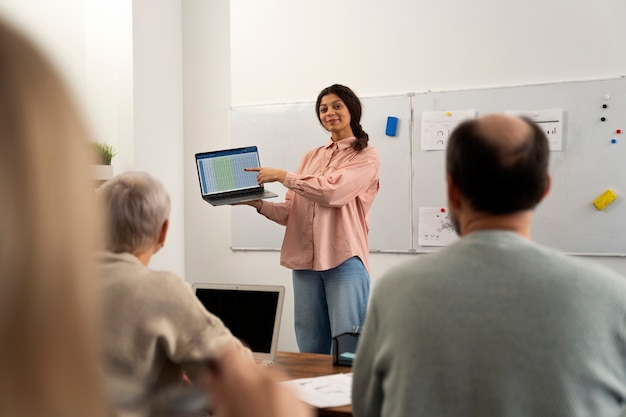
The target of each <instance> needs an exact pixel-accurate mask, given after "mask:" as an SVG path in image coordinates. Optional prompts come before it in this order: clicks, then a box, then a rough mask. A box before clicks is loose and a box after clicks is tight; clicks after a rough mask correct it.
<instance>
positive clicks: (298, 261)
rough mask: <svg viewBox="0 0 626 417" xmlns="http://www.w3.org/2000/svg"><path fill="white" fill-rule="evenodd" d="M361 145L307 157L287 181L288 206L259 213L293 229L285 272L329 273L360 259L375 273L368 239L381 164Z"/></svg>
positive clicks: (268, 206)
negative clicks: (341, 265) (357, 148)
mask: <svg viewBox="0 0 626 417" xmlns="http://www.w3.org/2000/svg"><path fill="white" fill-rule="evenodd" d="M355 140H356V138H348V139H343V140H340V141H338V142H333V141H332V140H330V141H329V143H328V144H327V145H325V146H322V147H319V148H317V149H313V150H311V151H309V152H307V154H306V155H304V157H303V158H302V162H301V163H300V166H299V167H298V169H297V171H296V172H295V173H291V172H290V173H288V174H287V176H286V178H285V181H284V183H283V184H284V186H285V187H287V188H288V190H287V194H286V195H285V201H284V202H282V203H271V202H268V201H263V206H262V207H261V210H260V211H259V212H260V213H261V214H262V215H264V216H265V217H267V218H268V219H270V220H273V221H275V222H276V223H278V224H282V225H284V226H287V227H286V229H285V237H284V239H283V245H282V249H281V256H280V264H281V265H282V266H284V267H287V268H289V269H308V270H315V271H324V270H327V269H331V268H334V267H336V266H338V265H340V264H341V263H342V262H344V261H345V260H347V259H348V258H351V257H353V256H358V257H359V258H361V260H362V261H363V264H364V265H365V267H366V268H367V269H368V271H369V247H368V240H367V234H368V231H369V220H370V208H371V207H372V203H373V202H374V198H375V197H376V194H378V189H379V187H380V186H379V180H378V169H379V166H380V161H379V158H378V150H376V148H374V147H372V146H368V147H366V148H365V149H363V150H361V151H359V152H357V151H355V150H354V149H352V147H351V145H352V143H353V142H354V141H355Z"/></svg>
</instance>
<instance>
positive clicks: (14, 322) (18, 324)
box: [0, 19, 307, 417]
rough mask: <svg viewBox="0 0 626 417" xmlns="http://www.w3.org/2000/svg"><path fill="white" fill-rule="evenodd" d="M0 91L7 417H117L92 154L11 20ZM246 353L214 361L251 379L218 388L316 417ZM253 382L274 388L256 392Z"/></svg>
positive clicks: (72, 108) (1, 410)
mask: <svg viewBox="0 0 626 417" xmlns="http://www.w3.org/2000/svg"><path fill="white" fill-rule="evenodd" d="M0 92H1V93H0V416H11V417H35V416H37V417H40V416H46V417H85V416H89V417H104V416H110V415H111V411H110V406H109V403H108V400H107V397H106V394H105V389H104V384H103V380H102V376H101V373H100V371H99V369H98V366H97V364H98V360H99V357H98V354H99V346H100V341H101V338H100V337H99V336H100V333H99V328H98V326H97V323H98V312H97V310H96V308H95V306H96V305H97V304H98V298H97V296H96V292H95V288H94V283H95V279H94V277H95V271H94V265H93V263H92V259H93V252H94V250H96V248H97V245H98V242H99V241H100V237H101V236H102V235H101V233H100V227H99V226H100V216H99V213H98V208H97V204H96V202H95V199H94V195H93V194H94V190H93V188H94V183H93V181H92V179H91V178H90V174H91V170H90V168H91V164H92V161H95V157H94V155H93V145H92V144H91V142H90V141H89V137H90V136H89V133H88V131H87V129H86V127H85V125H84V122H83V120H82V117H81V114H80V112H79V110H78V108H77V107H76V105H75V103H74V101H73V99H72V97H71V94H70V92H69V90H68V88H67V87H66V85H65V83H64V82H63V80H62V79H61V77H60V76H59V73H58V72H57V70H56V69H55V68H54V67H53V66H52V65H51V63H50V61H49V60H48V59H47V58H46V56H45V55H44V54H43V53H42V52H41V51H40V50H39V49H38V48H37V46H36V45H34V44H33V42H32V41H30V40H29V39H28V38H27V37H26V36H24V35H23V34H22V33H21V32H20V31H19V30H16V29H15V28H14V27H13V26H11V25H10V24H9V23H7V22H6V21H4V20H2V19H0ZM237 352H239V353H240V354H236V353H237ZM242 352H243V350H235V354H233V353H229V355H228V356H227V357H226V356H224V357H218V358H216V360H217V363H218V364H219V365H220V366H221V367H222V368H224V369H228V368H229V367H231V364H232V366H233V367H237V366H243V367H245V369H246V375H248V378H247V379H246V378H244V377H243V376H241V375H237V376H235V377H234V378H233V377H231V378H229V379H228V380H225V379H223V378H221V377H216V378H214V380H213V385H214V386H215V387H225V386H227V387H231V386H238V387H240V392H241V394H240V396H239V397H238V401H248V398H247V397H251V399H250V401H248V402H249V403H250V404H251V405H252V404H255V402H254V398H257V397H258V396H263V397H264V398H267V397H268V396H269V397H271V398H272V399H273V402H275V403H276V404H279V403H281V402H282V401H287V402H289V401H291V402H294V403H295V407H294V409H293V412H291V413H289V412H285V411H284V410H283V411H282V413H277V414H275V416H280V417H288V416H305V415H307V414H306V412H307V411H306V408H305V407H304V406H303V405H302V403H300V402H298V401H297V400H295V399H294V397H293V394H291V393H290V392H289V391H287V390H284V389H283V388H282V387H281V386H280V385H279V384H278V382H277V381H276V379H275V378H271V377H269V376H268V377H266V376H265V375H266V374H265V373H264V372H263V370H262V369H261V368H259V367H257V366H254V365H253V364H250V358H249V357H247V356H246V355H244V354H243V353H242ZM238 364H241V365H238ZM250 375H252V376H254V375H256V376H257V377H258V378H263V380H264V381H265V383H264V384H262V385H255V386H254V388H255V389H254V390H253V391H251V390H250V389H248V388H247V387H249V386H250V383H249V376H250ZM233 381H234V382H233ZM264 391H265V392H266V393H267V394H268V395H263V393H264ZM270 393H274V395H271V396H270ZM228 401H229V398H225V399H224V400H223V401H222V400H220V399H217V398H216V401H215V403H216V404H222V403H224V404H229V402H228ZM220 408H221V409H222V407H221V406H220ZM225 410H226V411H227V410H228V409H227V408H226V409H225ZM265 412H266V411H265V409H257V408H252V409H251V410H247V411H246V413H245V414H241V413H237V412H230V413H226V412H224V413H222V414H220V416H221V417H243V416H247V417H254V416H264V415H266V414H265Z"/></svg>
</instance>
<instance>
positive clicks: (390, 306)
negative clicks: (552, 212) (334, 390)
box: [352, 114, 626, 417]
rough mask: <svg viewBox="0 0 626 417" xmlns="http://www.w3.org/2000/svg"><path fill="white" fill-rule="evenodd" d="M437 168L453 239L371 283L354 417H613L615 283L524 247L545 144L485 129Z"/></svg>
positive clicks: (617, 377) (545, 183) (622, 326)
mask: <svg viewBox="0 0 626 417" xmlns="http://www.w3.org/2000/svg"><path fill="white" fill-rule="evenodd" d="M446 156H447V159H446V171H447V185H448V187H447V194H448V204H449V210H450V214H451V218H452V221H453V223H454V225H455V228H456V230H457V232H458V233H459V234H460V235H461V239H460V240H458V241H457V242H455V243H454V244H452V245H450V246H449V247H447V248H445V249H443V250H441V251H440V252H437V253H436V254H432V255H425V256H423V257H420V258H419V259H415V260H411V261H408V262H406V263H403V264H401V265H399V266H397V267H395V268H393V269H391V270H390V271H389V272H388V273H387V274H385V276H384V277H383V278H382V279H381V281H380V284H379V285H378V286H377V288H376V291H375V292H374V295H373V298H372V300H371V303H370V309H369V311H368V313H367V319H366V321H365V326H364V330H363V333H362V334H361V338H360V340H359V345H358V349H357V354H356V359H355V363H354V379H353V392H352V399H353V410H354V415H355V416H357V417H377V416H385V417H405V416H439V417H446V416H491V417H496V416H503V417H518V416H519V417H521V416H552V417H559V416H562V417H578V416H580V417H583V416H585V417H587V416H605V417H606V416H618V415H619V414H620V412H621V411H622V410H623V408H624V401H625V400H626V280H625V279H624V277H622V276H620V275H619V274H617V273H616V272H614V271H612V270H609V269H608V268H605V267H602V266H601V265H599V264H597V263H594V262H590V261H586V260H581V259H577V258H573V257H569V256H566V255H563V254H561V253H559V252H557V251H555V250H552V249H549V248H546V247H543V246H541V245H538V244H536V243H533V242H532V241H531V239H530V225H531V218H532V214H533V210H534V208H535V206H536V205H537V204H538V203H539V202H540V201H541V200H542V198H543V197H544V196H545V195H546V194H547V192H548V190H549V189H550V177H549V174H548V161H549V148H548V141H547V138H546V136H545V134H544V133H543V131H542V130H541V129H540V128H539V127H538V126H537V125H536V124H534V123H533V122H532V121H530V120H526V119H520V118H513V117H508V116H504V115H497V114H492V115H487V116H484V117H481V118H479V119H477V120H471V121H467V122H464V123H462V124H461V125H459V126H458V127H457V128H456V129H455V130H454V131H453V133H452V135H451V137H450V140H449V142H448V148H447V154H446Z"/></svg>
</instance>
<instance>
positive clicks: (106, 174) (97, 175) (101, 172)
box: [92, 165, 113, 181]
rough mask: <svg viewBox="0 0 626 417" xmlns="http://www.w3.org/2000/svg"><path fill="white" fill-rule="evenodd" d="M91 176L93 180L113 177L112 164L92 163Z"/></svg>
mask: <svg viewBox="0 0 626 417" xmlns="http://www.w3.org/2000/svg"><path fill="white" fill-rule="evenodd" d="M92 167H93V170H92V177H93V179H94V180H98V181H107V180H110V179H111V178H113V165H92Z"/></svg>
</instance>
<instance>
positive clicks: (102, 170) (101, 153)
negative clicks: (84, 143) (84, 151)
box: [93, 142, 117, 181]
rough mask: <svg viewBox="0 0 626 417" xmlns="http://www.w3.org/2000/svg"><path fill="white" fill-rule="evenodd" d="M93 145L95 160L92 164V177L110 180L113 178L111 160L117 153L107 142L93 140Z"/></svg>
mask: <svg viewBox="0 0 626 417" xmlns="http://www.w3.org/2000/svg"><path fill="white" fill-rule="evenodd" d="M93 146H94V149H95V151H96V162H97V164H96V165H94V179H95V180H99V181H106V180H110V179H111V178H113V166H112V165H111V160H112V159H113V157H114V156H115V155H117V151H116V150H115V149H113V146H111V145H109V144H108V143H102V142H93Z"/></svg>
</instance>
